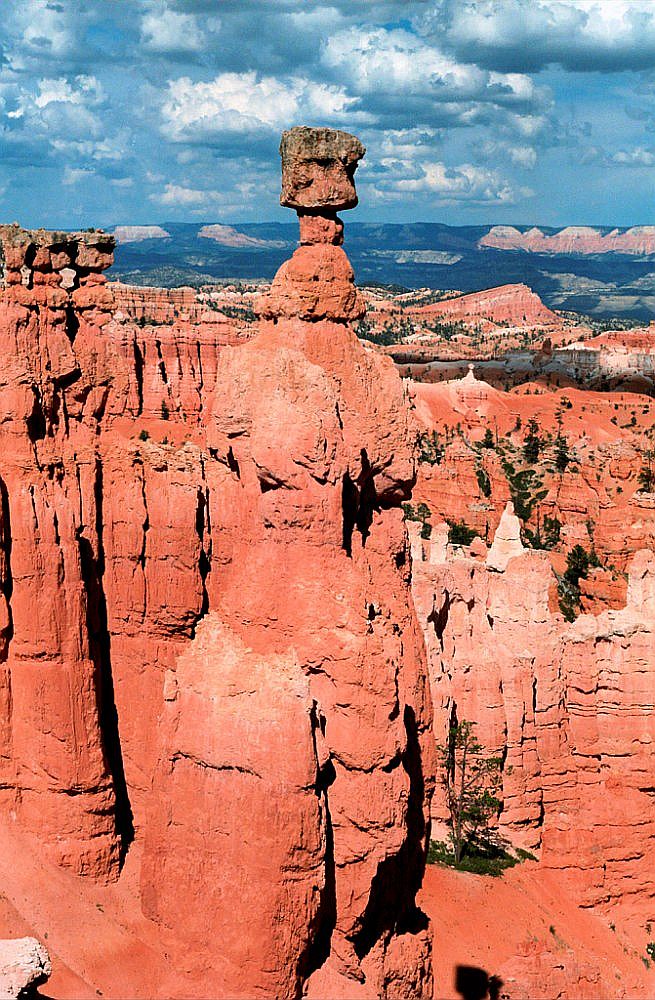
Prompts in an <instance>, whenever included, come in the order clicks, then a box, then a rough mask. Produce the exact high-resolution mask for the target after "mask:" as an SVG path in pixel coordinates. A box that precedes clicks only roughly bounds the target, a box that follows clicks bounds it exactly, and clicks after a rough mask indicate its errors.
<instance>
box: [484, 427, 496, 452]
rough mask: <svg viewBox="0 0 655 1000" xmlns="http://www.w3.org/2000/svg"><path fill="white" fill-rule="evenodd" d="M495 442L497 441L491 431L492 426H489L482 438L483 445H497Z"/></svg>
mask: <svg viewBox="0 0 655 1000" xmlns="http://www.w3.org/2000/svg"><path fill="white" fill-rule="evenodd" d="M495 443H496V442H495V441H494V436H493V433H492V431H491V428H490V427H487V429H486V431H485V432H484V437H483V438H482V447H483V448H493V447H494V446H495Z"/></svg>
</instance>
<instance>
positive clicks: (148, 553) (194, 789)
mask: <svg viewBox="0 0 655 1000" xmlns="http://www.w3.org/2000/svg"><path fill="white" fill-rule="evenodd" d="M285 150H291V153H289V155H287V153H286V152H285ZM282 151H283V173H284V177H285V190H288V191H297V192H302V193H301V194H300V193H299V194H298V195H297V197H298V199H299V200H300V201H301V203H302V207H301V246H300V247H299V249H298V250H297V251H296V253H295V254H294V256H293V258H292V260H291V261H290V262H289V263H288V264H287V265H284V266H283V268H281V270H280V272H279V274H278V276H277V277H276V279H275V282H274V283H273V286H272V288H271V291H270V294H269V295H268V296H267V297H266V299H265V300H264V301H263V302H262V305H261V316H262V320H261V323H260V331H259V334H258V335H257V336H256V337H254V338H253V339H251V340H249V341H248V342H247V343H245V344H243V345H242V346H228V344H229V338H228V337H226V336H223V335H222V333H221V332H220V330H217V326H220V324H214V325H213V327H212V329H211V330H209V329H208V327H210V326H211V324H209V323H207V324H205V323H204V321H203V320H201V319H198V318H197V317H194V316H193V315H190V313H189V310H190V302H188V301H186V300H185V298H184V295H183V294H182V295H181V296H176V295H174V294H173V293H170V294H169V295H167V296H165V297H164V299H162V300H161V301H159V300H158V301H157V303H154V302H153V303H150V304H149V305H148V306H147V309H150V310H152V309H153V308H155V307H156V308H162V309H163V310H164V311H167V315H168V317H169V319H170V322H166V323H164V324H161V323H158V324H154V323H149V322H147V321H146V320H147V317H148V315H149V314H148V313H147V312H145V313H144V314H143V316H144V322H139V321H138V319H136V321H135V316H134V308H135V302H136V301H137V299H138V298H139V297H138V296H136V298H134V301H131V300H130V294H129V293H128V292H126V291H125V290H124V289H117V290H115V291H113V292H112V291H111V290H110V288H109V286H106V285H104V284H103V281H102V278H103V276H102V274H101V271H102V269H103V267H105V266H106V265H107V264H108V263H109V252H110V251H109V248H110V246H111V238H110V237H107V236H105V235H104V234H89V235H88V236H87V234H74V235H72V236H70V237H63V236H62V234H46V233H41V232H39V233H36V234H35V233H23V232H22V231H17V230H15V229H14V228H11V231H3V233H0V239H2V241H3V246H4V260H5V266H6V271H5V285H6V287H5V290H4V292H3V293H2V301H1V305H0V322H2V324H3V327H4V330H5V360H4V364H3V369H2V375H1V376H0V394H1V396H2V403H3V413H4V414H5V416H4V418H3V421H2V422H0V445H2V454H3V462H2V465H1V467H0V476H1V478H2V483H1V488H2V507H1V512H2V517H1V521H0V541H1V544H0V584H1V616H0V625H1V626H2V631H1V635H0V637H1V638H2V647H1V653H2V681H3V683H2V687H1V693H2V698H1V699H0V725H2V729H3V741H2V747H3V751H2V754H3V755H2V759H1V761H0V765H1V767H2V789H3V792H2V794H3V796H4V798H5V802H6V808H7V813H8V815H10V816H15V821H16V822H17V823H18V824H19V825H20V826H21V827H22V828H23V829H24V830H25V831H27V832H28V833H29V834H30V835H31V836H35V838H37V839H36V840H35V845H36V843H37V842H38V844H39V849H44V850H46V851H48V852H49V854H50V855H51V856H52V857H54V859H55V860H56V861H57V862H58V863H60V864H63V865H66V866H67V867H69V868H71V869H72V870H73V871H74V872H77V873H80V874H85V875H88V876H90V877H91V878H93V879H95V880H97V881H105V880H111V879H116V878H119V879H120V880H121V881H122V880H124V878H125V872H126V871H127V870H128V869H129V871H130V879H132V878H135V879H136V883H137V884H138V901H139V905H142V907H143V910H144V912H145V914H146V916H147V917H148V918H149V921H150V923H149V926H150V927H151V928H152V927H154V928H160V929H161V933H162V935H164V936H165V937H166V940H167V941H174V942H175V943H174V944H172V945H171V946H170V948H172V951H171V954H172V955H174V960H175V964H176V969H177V972H178V974H179V976H181V977H182V978H186V979H187V980H188V982H189V983H191V982H195V983H200V982H202V983H204V984H205V986H206V983H207V982H208V981H211V983H212V990H213V991H214V992H215V993H216V995H224V996H230V997H235V996H244V997H245V996H247V997H252V996H262V997H266V996H271V997H273V996H275V997H298V996H300V995H302V994H306V995H307V996H314V997H322V996H326V995H330V996H339V995H342V996H348V997H355V996H361V997H388V998H392V997H394V998H395V997H398V998H400V997H406V998H409V997H414V996H429V995H430V992H431V973H430V955H429V953H430V942H429V936H428V931H427V921H426V919H425V918H424V916H423V915H422V914H421V913H420V911H419V910H418V909H417V907H416V905H415V894H416V891H417V889H418V887H419V885H420V881H421V878H422V873H423V866H424V859H425V847H426V838H427V832H428V826H427V806H428V802H429V796H430V792H431V783H432V775H433V766H432V754H431V735H430V727H431V717H432V709H431V704H430V697H429V691H428V686H427V673H426V664H425V654H424V649H423V644H422V640H421V636H420V632H419V629H418V625H417V621H416V617H415V614H414V611H413V606H412V603H411V596H410V590H409V558H408V553H407V551H406V535H405V527H404V523H403V516H402V509H401V503H402V501H403V500H404V499H406V498H407V497H408V496H409V494H410V490H411V488H412V485H413V482H414V477H415V468H414V460H413V454H412V447H411V445H410V444H409V442H410V441H411V440H413V439H414V437H415V431H414V429H413V427H412V426H411V424H410V413H409V408H408V406H407V400H406V398H405V395H404V392H403V389H402V386H401V383H400V380H399V378H398V376H397V374H396V372H395V369H394V367H393V364H392V362H391V360H390V359H387V358H385V357H382V356H381V355H379V354H377V353H375V352H369V351H367V350H365V349H364V347H363V346H362V345H361V344H360V342H359V341H358V339H357V337H356V336H355V335H354V333H353V331H352V330H351V329H350V326H349V323H350V321H351V320H352V319H353V318H355V317H357V316H359V315H360V314H361V310H362V306H361V303H360V300H359V297H358V295H357V292H356V289H355V286H354V281H353V275H352V270H351V268H350V265H349V263H348V260H347V258H346V256H345V253H344V251H343V249H342V248H341V246H340V233H341V230H342V226H341V223H340V221H339V220H338V219H337V217H336V215H335V211H336V208H341V207H347V206H348V205H349V204H352V203H353V198H355V197H356V196H355V194H354V186H353V181H352V177H353V174H354V168H355V166H356V161H357V159H358V158H359V157H360V156H361V155H362V154H363V148H362V147H361V146H360V144H359V143H358V141H357V140H356V139H354V137H352V136H348V135H346V134H345V133H333V132H326V131H325V130H316V133H315V132H314V131H313V130H310V131H307V130H301V131H300V133H298V132H296V130H294V131H293V132H292V133H291V134H290V135H289V136H286V137H285V139H284V141H283V147H282ZM301 164H302V166H301ZM285 197H286V196H285ZM289 197H291V195H289ZM293 197H296V195H294V196H293ZM61 247H63V248H64V249H63V250H61V249H60V248H61ZM102 248H105V249H102ZM91 250H93V254H92V253H91ZM60 253H61V254H62V255H63V256H61V258H60V256H58V254H60ZM94 254H95V256H94ZM64 256H65V259H64ZM64 264H66V267H68V269H69V270H72V271H73V272H74V274H73V276H72V278H71V276H70V275H69V276H68V277H67V278H66V283H67V284H69V285H70V287H63V285H62V282H63V281H64V277H65V276H64V275H63V270H64V267H63V265H64ZM69 265H70V267H69ZM25 268H27V271H24V270H22V269H25ZM28 272H29V273H28ZM30 286H31V287H30ZM118 301H120V302H122V306H121V308H119V309H116V303H117V302H118ZM112 310H114V311H113V313H112ZM171 313H172V315H171ZM185 314H186V317H185ZM201 329H202V332H200V331H201ZM233 343H234V341H233ZM126 856H127V860H128V864H127V867H126V868H125V869H123V874H122V875H121V874H120V872H121V861H122V860H124V859H125V857H126ZM130 884H131V882H130ZM168 928H170V929H172V930H173V931H174V934H168V933H167V929H168ZM194 988H196V987H194ZM167 995H168V994H167Z"/></svg>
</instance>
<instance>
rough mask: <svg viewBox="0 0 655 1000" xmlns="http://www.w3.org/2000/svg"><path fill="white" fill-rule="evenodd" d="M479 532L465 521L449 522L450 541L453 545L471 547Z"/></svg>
mask: <svg viewBox="0 0 655 1000" xmlns="http://www.w3.org/2000/svg"><path fill="white" fill-rule="evenodd" d="M477 534H478V532H477V531H476V530H475V528H470V527H469V525H468V524H466V522H465V521H448V541H449V542H450V544H451V545H470V544H471V542H472V541H473V539H474V538H475V537H476V535H477Z"/></svg>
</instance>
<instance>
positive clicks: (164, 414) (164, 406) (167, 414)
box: [161, 399, 171, 420]
mask: <svg viewBox="0 0 655 1000" xmlns="http://www.w3.org/2000/svg"><path fill="white" fill-rule="evenodd" d="M170 415H171V411H170V410H169V409H168V404H167V403H166V400H165V399H162V401H161V418H162V420H168V418H169V417H170Z"/></svg>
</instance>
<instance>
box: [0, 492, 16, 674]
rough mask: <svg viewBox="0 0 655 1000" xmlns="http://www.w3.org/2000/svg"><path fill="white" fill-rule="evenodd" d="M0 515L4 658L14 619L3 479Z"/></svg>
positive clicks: (7, 498)
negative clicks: (2, 558) (5, 614)
mask: <svg viewBox="0 0 655 1000" xmlns="http://www.w3.org/2000/svg"><path fill="white" fill-rule="evenodd" d="M0 513H1V515H2V522H1V525H0V526H1V528H2V534H1V536H0V545H1V546H2V551H3V552H4V556H5V566H4V579H3V580H2V581H0V583H1V585H2V592H3V594H4V597H5V601H6V603H7V617H8V624H7V628H6V630H5V635H4V639H5V642H6V646H5V650H4V658H5V659H6V658H7V656H8V655H9V646H10V644H11V640H12V639H13V637H14V619H13V614H12V610H11V598H12V595H13V592H14V580H13V576H12V573H11V512H10V509H9V492H8V490H7V486H6V484H5V482H4V480H3V479H0Z"/></svg>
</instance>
